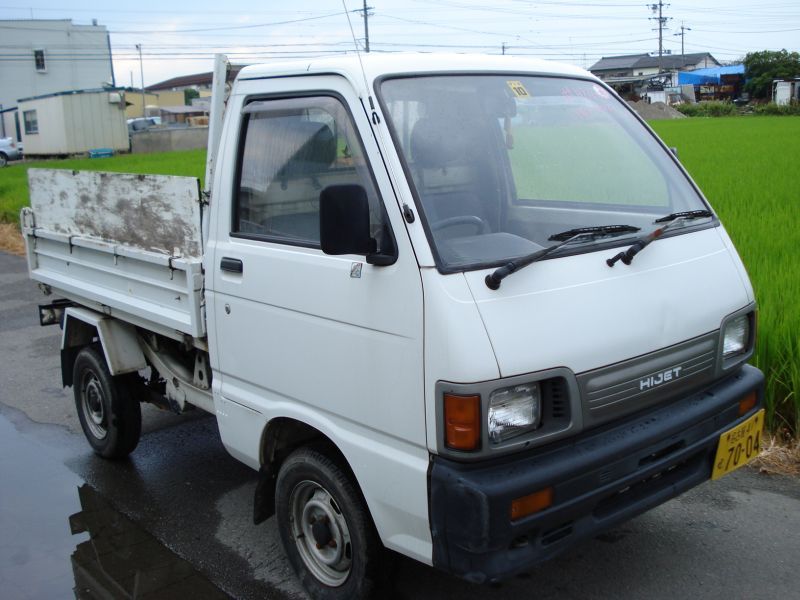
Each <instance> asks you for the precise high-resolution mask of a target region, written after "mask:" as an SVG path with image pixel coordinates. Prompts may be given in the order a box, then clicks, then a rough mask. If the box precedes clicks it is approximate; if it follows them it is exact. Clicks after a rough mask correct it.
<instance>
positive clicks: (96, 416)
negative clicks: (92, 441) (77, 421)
mask: <svg viewBox="0 0 800 600" xmlns="http://www.w3.org/2000/svg"><path fill="white" fill-rule="evenodd" d="M80 386H81V387H80V395H81V409H82V410H83V413H84V415H85V416H86V426H87V427H88V428H89V431H90V432H91V433H92V435H93V436H94V437H95V438H97V439H98V440H103V439H105V437H106V436H107V435H108V424H107V422H106V411H105V401H104V398H103V386H102V385H100V381H99V380H98V379H97V377H96V376H95V374H94V373H92V372H91V371H86V372H84V374H83V380H82V381H81V382H80Z"/></svg>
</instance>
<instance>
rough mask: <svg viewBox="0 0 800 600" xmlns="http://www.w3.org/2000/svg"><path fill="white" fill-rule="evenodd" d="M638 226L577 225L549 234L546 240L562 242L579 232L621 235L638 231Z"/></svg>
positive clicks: (598, 234)
mask: <svg viewBox="0 0 800 600" xmlns="http://www.w3.org/2000/svg"><path fill="white" fill-rule="evenodd" d="M639 229H640V228H639V227H634V226H633V225H597V226H595V227H578V228H577V229H568V230H567V231H562V232H561V233H556V234H553V235H551V236H550V237H549V238H547V239H548V240H550V241H551V242H563V241H565V240H568V239H569V238H571V237H574V236H576V235H578V234H579V233H586V234H589V233H593V234H595V236H596V237H601V236H603V235H622V234H623V233H635V232H637V231H639Z"/></svg>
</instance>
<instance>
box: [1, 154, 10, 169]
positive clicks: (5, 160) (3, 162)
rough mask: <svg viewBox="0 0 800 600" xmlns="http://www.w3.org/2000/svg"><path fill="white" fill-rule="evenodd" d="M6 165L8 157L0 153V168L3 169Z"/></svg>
mask: <svg viewBox="0 0 800 600" xmlns="http://www.w3.org/2000/svg"><path fill="white" fill-rule="evenodd" d="M7 164H8V157H7V156H6V155H5V153H3V152H0V168H2V167H5V166H6V165H7Z"/></svg>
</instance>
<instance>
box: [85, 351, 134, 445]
mask: <svg viewBox="0 0 800 600" xmlns="http://www.w3.org/2000/svg"><path fill="white" fill-rule="evenodd" d="M72 373H73V375H72V382H73V383H72V389H73V392H74V395H75V407H76V408H77V410H78V418H79V419H80V422H81V428H82V429H83V434H84V435H85V436H86V439H87V441H88V442H89V445H91V447H92V449H93V450H94V451H95V452H96V453H97V454H99V455H100V456H102V457H103V458H112V459H113V458H124V457H126V456H128V454H130V453H131V452H133V450H134V448H136V445H137V444H138V443H139V437H140V435H141V432H142V412H141V408H140V406H139V403H138V402H137V401H136V400H135V399H134V398H132V397H131V394H130V391H129V387H128V385H127V383H128V378H127V377H126V376H119V377H112V375H111V373H109V371H108V366H107V365H106V361H105V358H104V357H103V355H102V353H101V352H100V351H99V350H98V348H96V347H94V346H87V347H86V348H83V349H82V350H81V351H80V352H79V353H78V356H77V357H76V358H75V366H74V368H73V372H72Z"/></svg>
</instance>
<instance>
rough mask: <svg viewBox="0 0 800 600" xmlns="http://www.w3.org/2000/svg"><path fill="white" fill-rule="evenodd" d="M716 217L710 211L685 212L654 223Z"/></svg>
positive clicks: (670, 215)
mask: <svg viewBox="0 0 800 600" xmlns="http://www.w3.org/2000/svg"><path fill="white" fill-rule="evenodd" d="M713 216H714V215H713V214H712V212H711V211H710V210H685V211H683V212H674V213H671V214H669V215H667V216H666V217H661V218H660V219H656V220H655V221H653V223H666V222H668V221H674V220H675V219H684V220H688V219H702V218H703V217H713Z"/></svg>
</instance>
